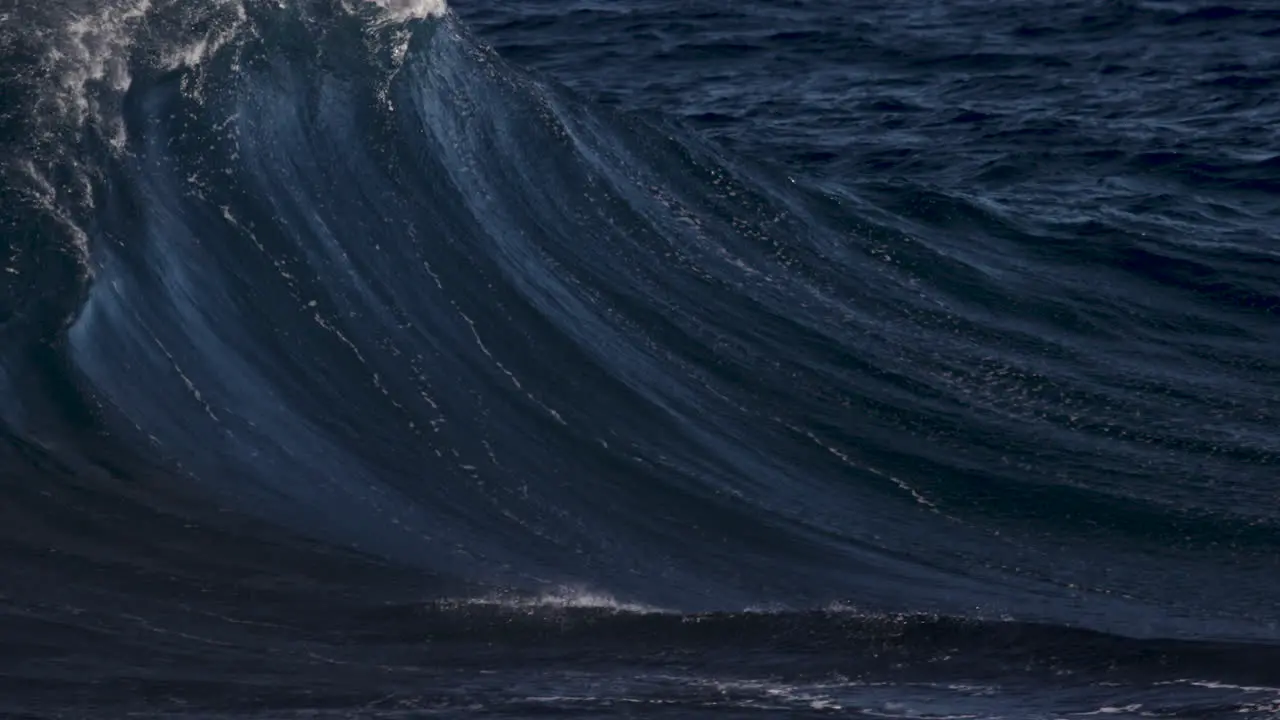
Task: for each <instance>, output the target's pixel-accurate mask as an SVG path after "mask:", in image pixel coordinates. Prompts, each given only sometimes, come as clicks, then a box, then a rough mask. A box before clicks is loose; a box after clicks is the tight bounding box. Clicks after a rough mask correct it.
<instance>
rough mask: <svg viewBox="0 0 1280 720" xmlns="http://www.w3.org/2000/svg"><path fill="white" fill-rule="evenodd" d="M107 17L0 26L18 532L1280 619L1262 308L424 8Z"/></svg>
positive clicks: (647, 594) (670, 601)
mask: <svg viewBox="0 0 1280 720" xmlns="http://www.w3.org/2000/svg"><path fill="white" fill-rule="evenodd" d="M86 8H88V6H87V5H86V6H85V8H76V7H73V6H71V5H49V6H42V8H41V9H40V10H30V11H24V12H29V13H30V15H31V17H30V18H28V20H29V21H30V23H31V27H34V28H37V31H33V32H30V33H26V34H19V33H18V32H15V31H14V30H12V29H6V30H5V35H4V45H3V49H4V59H5V67H6V76H5V80H4V82H5V85H4V89H5V92H6V97H8V98H12V99H13V102H11V103H10V102H8V101H7V102H6V110H7V111H6V112H5V113H4V115H3V117H2V118H0V121H2V122H3V132H4V138H5V140H4V142H5V150H6V152H7V153H8V154H7V156H6V157H7V158H8V159H7V160H6V161H5V166H4V177H5V181H6V182H5V186H4V195H3V200H4V202H5V207H6V208H7V209H6V210H5V213H6V217H5V220H6V228H7V237H8V248H7V253H6V257H7V258H8V259H7V261H6V266H5V282H6V285H5V290H4V295H3V301H4V302H3V306H0V322H3V326H2V328H0V337H2V338H3V342H4V348H3V362H2V363H0V417H2V418H3V420H4V432H5V445H6V449H5V453H6V454H5V456H4V458H3V461H4V463H5V467H6V468H7V469H9V474H8V475H7V477H6V479H5V480H4V485H3V492H4V493H5V495H6V497H5V501H6V503H8V504H9V507H10V508H11V512H12V513H13V514H14V516H15V517H18V516H23V517H36V516H41V517H46V518H47V527H44V529H43V530H42V531H41V532H44V533H47V534H44V535H39V536H38V537H40V538H56V541H47V540H38V541H37V540H33V538H35V537H37V535H35V534H32V533H34V531H33V530H30V529H22V528H25V527H26V526H25V525H15V526H14V527H16V528H19V529H16V530H12V531H6V532H7V533H9V534H8V535H7V537H6V538H5V542H6V543H7V544H8V545H11V546H12V547H14V548H22V549H23V550H22V552H34V551H33V550H31V548H33V547H37V546H40V547H44V546H50V545H53V544H58V545H62V546H65V547H66V548H71V547H80V546H81V544H82V543H83V542H85V541H86V539H88V538H94V539H95V540H94V542H95V543H98V545H97V546H96V547H97V549H96V550H87V549H83V548H82V549H80V550H69V549H64V550H63V552H66V553H70V554H72V555H77V554H78V556H83V557H88V558H97V560H95V562H98V561H101V560H102V559H101V558H100V557H98V555H97V553H99V552H106V551H105V550H102V548H115V550H113V552H117V553H118V556H117V557H116V560H115V561H114V562H117V563H119V564H123V565H125V566H129V565H132V564H145V563H142V561H141V560H139V558H142V557H144V556H145V557H149V558H153V556H155V555H156V553H160V552H161V550H159V549H157V548H159V547H164V548H168V547H170V545H169V543H174V545H173V547H179V546H181V547H184V548H187V550H183V551H178V550H174V551H173V552H174V553H175V556H174V557H170V558H169V559H168V560H166V561H165V562H168V563H175V564H177V565H182V564H184V563H193V564H194V565H196V566H202V567H203V564H205V563H212V564H214V565H219V563H222V564H221V565H219V566H220V567H222V570H223V571H227V568H228V567H231V566H240V565H241V564H244V567H249V566H253V567H256V566H254V565H253V564H252V562H250V561H249V560H248V559H247V558H250V557H252V556H253V555H254V553H255V551H253V550H252V549H249V550H246V549H244V548H243V546H242V545H241V544H240V543H243V538H244V537H246V536H247V535H246V534H247V533H252V534H253V535H252V536H253V537H257V538H262V537H271V538H273V539H272V540H271V541H270V546H272V547H278V548H283V547H286V546H288V547H292V545H291V544H292V543H295V542H297V543H302V546H301V547H304V548H306V549H305V551H303V550H298V551H297V552H303V553H304V554H303V556H305V557H311V555H307V554H306V553H314V552H321V551H319V550H316V548H317V547H325V548H329V550H325V551H323V553H339V551H338V550H337V549H338V548H342V549H344V550H343V552H346V551H348V550H351V551H355V552H356V553H357V554H356V555H355V556H354V557H364V558H365V559H366V560H367V559H369V558H376V559H379V562H385V563H390V564H391V565H393V566H396V567H400V568H410V569H412V570H413V571H414V572H416V573H418V575H417V577H419V578H426V577H431V578H436V579H437V580H443V579H448V582H449V583H450V584H449V588H450V590H449V592H455V591H459V588H460V587H463V586H465V587H468V588H471V590H468V591H467V592H474V593H480V594H483V592H487V591H486V590H479V589H476V588H488V589H489V590H492V589H495V588H499V589H504V590H518V591H529V592H532V593H534V594H535V595H536V594H537V593H538V592H542V591H545V590H546V589H547V588H555V587H564V586H572V587H583V588H588V589H589V591H599V592H602V593H609V594H612V595H614V596H617V597H621V598H626V599H627V600H628V601H635V602H637V603H650V604H655V605H659V606H662V607H671V608H675V609H680V610H699V609H701V610H706V609H714V610H728V611H739V610H742V609H744V608H748V607H752V606H757V607H758V606H768V607H819V606H823V605H825V604H826V603H828V602H830V601H833V600H845V601H851V602H854V603H855V604H857V605H859V606H861V607H866V608H880V609H888V610H911V611H915V610H920V611H931V612H943V613H951V614H957V615H967V616H984V617H998V616H1000V615H1002V614H1004V613H1008V614H1012V615H1015V616H1017V617H1020V618H1023V619H1030V620H1046V621H1052V622H1058V623H1067V624H1083V625H1087V626H1092V627H1096V628H1101V629H1107V630H1122V631H1124V632H1127V633H1131V634H1141V635H1146V634H1159V635H1195V636H1213V637H1234V638H1246V637H1250V638H1257V637H1260V636H1269V634H1274V631H1275V627H1274V624H1272V625H1268V624H1267V621H1266V610H1267V608H1268V607H1269V603H1270V600H1269V597H1268V596H1267V594H1266V588H1267V584H1266V582H1265V579H1266V578H1268V577H1270V573H1272V572H1274V570H1275V557H1276V555H1275V549H1276V547H1277V542H1278V540H1280V535H1277V529H1278V527H1277V517H1276V515H1275V508H1274V503H1270V504H1268V503H1267V502H1266V501H1267V500H1268V499H1269V498H1271V499H1273V498H1274V494H1273V493H1274V491H1273V490H1272V489H1270V486H1269V485H1268V481H1269V478H1271V477H1272V474H1273V473H1274V468H1275V466H1276V460H1277V459H1278V457H1280V455H1278V453H1280V446H1277V442H1278V441H1277V438H1276V435H1275V434H1274V430H1273V425H1272V423H1273V421H1274V418H1275V413H1276V409H1277V405H1276V397H1277V395H1276V393H1275V390H1276V385H1275V377H1277V375H1276V374H1275V373H1274V372H1273V371H1272V372H1270V373H1269V372H1268V368H1272V369H1274V364H1273V361H1270V360H1268V359H1267V356H1266V354H1265V342H1264V339H1265V338H1267V337H1274V334H1275V330H1274V327H1273V326H1272V325H1269V324H1268V323H1269V322H1270V321H1272V320H1273V316H1271V315H1268V314H1267V313H1269V312H1270V310H1268V309H1267V307H1268V306H1265V303H1262V302H1261V301H1260V300H1258V297H1260V296H1256V295H1257V294H1256V293H1255V294H1254V295H1248V293H1245V292H1244V290H1247V287H1244V286H1241V287H1237V288H1235V289H1233V290H1231V291H1230V292H1228V291H1226V290H1223V289H1222V288H1219V290H1221V291H1220V292H1219V291H1213V292H1209V291H1208V290H1205V289H1204V288H1202V287H1200V286H1195V287H1192V288H1191V290H1190V291H1188V292H1183V291H1181V290H1180V289H1178V288H1177V287H1176V283H1172V282H1171V281H1170V280H1169V277H1168V276H1169V273H1174V274H1177V273H1184V274H1185V273H1190V274H1191V275H1195V274H1196V270H1195V268H1194V267H1191V266H1189V265H1188V263H1189V261H1187V260H1180V259H1178V258H1174V257H1157V256H1155V255H1153V253H1155V251H1154V250H1152V249H1151V248H1149V247H1143V246H1142V245H1141V243H1140V242H1139V241H1137V240H1133V241H1132V243H1133V244H1132V246H1130V247H1128V248H1127V249H1123V250H1121V251H1119V252H1121V254H1123V255H1124V256H1125V257H1136V256H1137V255H1139V254H1143V253H1145V255H1142V256H1143V257H1146V258H1147V260H1144V261H1142V262H1140V263H1138V264H1137V265H1134V266H1133V267H1129V268H1128V269H1127V270H1126V269H1124V268H1125V266H1124V265H1123V264H1122V265H1119V266H1117V265H1114V264H1108V263H1106V262H1104V261H1103V259H1102V258H1098V257H1094V255H1096V254H1098V253H1101V252H1103V251H1102V250H1099V249H1096V248H1094V249H1090V248H1081V249H1080V250H1081V252H1080V253H1077V254H1071V255H1068V254H1066V253H1065V251H1064V250H1063V248H1062V245H1061V244H1060V243H1059V244H1057V245H1055V244H1053V243H1051V242H1048V240H1046V238H1027V237H1024V236H1020V235H1019V234H1018V233H1017V232H1015V231H1013V230H1011V229H1009V228H1008V227H1007V226H1002V224H1001V222H1000V220H999V218H998V217H996V216H994V215H992V214H991V213H987V212H985V211H983V210H981V209H979V208H978V206H976V205H972V204H966V203H963V202H961V201H959V200H956V199H954V198H947V197H943V196H941V195H939V194H937V193H931V191H928V190H925V189H922V188H901V189H900V191H899V192H898V193H897V194H896V195H895V196H894V198H893V199H892V200H885V199H883V198H880V199H876V202H877V203H878V204H873V203H872V202H871V201H870V200H868V199H864V198H857V197H853V196H852V195H850V194H848V193H843V192H841V191H838V190H836V189H833V188H831V187H822V186H819V185H818V184H817V183H816V182H813V181H810V180H807V179H806V178H803V177H792V176H789V175H788V174H787V173H786V172H785V171H783V170H781V169H779V168H777V167H775V166H772V165H769V164H768V163H765V162H758V161H751V160H746V159H743V158H740V157H731V156H730V155H729V154H728V153H726V152H725V151H723V150H722V149H720V148H718V147H716V146H713V145H711V144H708V143H706V142H704V141H702V140H700V139H699V138H698V137H697V136H695V135H693V134H691V133H690V132H688V131H686V130H684V129H682V128H681V127H678V126H676V125H674V124H671V123H668V122H666V121H664V120H662V119H661V118H652V117H637V116H634V115H627V114H621V113H616V112H613V111H609V110H606V109H602V108H600V107H597V106H594V105H593V104H592V103H590V102H589V101H586V100H584V99H583V98H581V97H579V96H577V95H575V94H573V93H571V92H569V91H567V90H565V89H564V88H562V87H560V86H558V85H556V84H554V83H552V82H550V81H547V80H544V79H540V78H536V77H533V76H531V75H530V74H528V73H527V72H524V71H521V70H518V69H515V68H512V67H510V66H509V65H508V64H507V63H505V62H504V61H503V60H502V59H501V58H499V57H497V56H496V55H495V54H494V53H493V52H492V51H491V50H489V49H487V48H486V47H485V46H484V45H483V44H482V43H479V42H477V41H476V40H475V39H473V38H472V37H470V35H469V33H468V32H467V30H466V29H465V28H464V27H463V26H462V24H461V23H460V22H459V21H458V20H457V19H456V18H455V17H453V16H452V15H450V14H449V13H447V12H445V11H444V10H443V8H442V7H441V6H439V5H437V4H436V3H431V2H422V1H415V2H410V1H409V0H400V1H393V0H383V1H381V2H377V3H359V2H337V1H335V2H310V3H292V4H290V3H278V2H266V1H263V2H239V1H233V0H228V1H226V2H206V3H203V4H193V3H178V2H173V3H165V2H158V1H148V0H137V1H134V2H128V3H120V2H117V3H105V4H103V3H99V4H95V5H94V6H93V10H92V12H89V11H88V10H86ZM24 17H25V15H24ZM73 17H74V18H75V19H74V20H73V19H72V18H73ZM882 200H883V201H882ZM942 226H946V227H947V228H948V232H947V233H940V232H938V228H939V227H942ZM979 235H980V236H981V241H980V242H979V241H974V242H965V243H960V242H959V241H957V240H956V238H957V237H962V236H964V237H967V238H968V239H969V240H972V239H973V238H974V237H977V236H979ZM1049 239H1050V240H1051V239H1052V238H1049ZM1128 242H1131V241H1130V240H1128V239H1125V238H1118V239H1116V241H1115V244H1112V245H1110V246H1109V247H1110V248H1111V249H1110V250H1108V252H1116V250H1115V248H1116V247H1120V246H1122V245H1123V244H1124V243H1128ZM1082 258H1083V259H1082ZM1134 262H1137V261H1134ZM1117 267H1119V268H1120V269H1116V268H1117ZM1162 268H1163V270H1162ZM1126 273H1128V274H1130V275H1142V274H1143V273H1146V274H1148V275H1149V277H1147V278H1146V279H1138V280H1134V279H1133V278H1132V277H1128V278H1127V279H1125V278H1122V277H1121V276H1122V275H1125V274H1126ZM1242 277H1244V278H1245V280H1244V281H1242V282H1246V284H1247V282H1252V281H1251V280H1249V278H1251V277H1252V275H1249V274H1247V273H1246V274H1245V275H1243V276H1242ZM1153 288H1156V289H1155V290H1153ZM1242 288H1243V289H1242ZM1237 290H1239V292H1237ZM1258 292H1261V291H1258ZM1149 293H1150V294H1149ZM1242 293H1244V294H1242ZM1250 298H1253V299H1250ZM1189 326H1194V327H1198V328H1200V330H1201V331H1202V335H1201V336H1200V337H1201V338H1202V339H1203V338H1206V337H1209V336H1210V335H1211V336H1212V337H1213V338H1215V339H1216V340H1217V341H1220V343H1222V347H1229V348H1231V349H1232V353H1234V354H1232V355H1230V356H1225V355H1222V354H1220V353H1217V354H1215V353H1209V352H1206V351H1204V349H1203V348H1202V347H1201V346H1200V345H1199V344H1196V343H1186V342H1182V341H1179V340H1178V339H1177V338H1178V337H1179V335H1178V333H1179V332H1182V331H1183V330H1185V328H1187V327H1189ZM1268 363H1272V364H1268ZM53 483H56V484H57V486H56V487H54V486H53V485H52V484H53ZM49 492H52V493H53V495H48V494H43V493H49ZM111 518H114V520H111ZM229 518H230V519H229ZM86 523H87V524H88V525H91V526H92V530H90V529H87V526H86V525H85V524H86ZM228 523H229V525H228ZM213 525H217V526H219V527H223V526H226V527H233V528H235V530H234V532H232V533H231V534H229V535H228V534H219V535H211V536H209V537H208V538H205V537H204V536H200V537H202V538H204V540H203V541H202V542H206V543H209V544H208V545H206V546H204V549H203V550H197V549H195V547H196V546H198V543H197V544H196V545H187V544H186V543H191V542H195V541H194V540H192V539H191V538H192V537H195V536H190V537H189V536H188V535H184V533H186V532H188V531H186V530H182V529H181V528H183V527H186V528H188V529H190V528H206V527H211V526H213ZM42 527H43V526H42ZM248 528H252V529H251V530H250V529H248ZM273 528H274V529H275V530H273ZM162 530H163V532H167V533H170V534H169V535H163V537H165V538H169V539H167V540H163V541H161V540H160V538H161V537H162ZM279 530H284V531H287V532H289V533H293V534H296V535H297V536H298V537H299V538H303V540H286V539H284V538H285V536H284V535H279V534H272V533H278V531H279ZM189 532H197V531H196V530H189ZM198 532H205V530H199V531H198ZM180 537H181V538H186V539H185V540H181V541H179V540H174V539H173V538H180ZM210 538H212V539H210ZM263 542H264V543H267V541H265V540H264V541H263ZM309 542H314V543H318V545H314V546H313V545H308V544H306V543H309ZM264 546H266V545H264ZM233 550H234V553H233V552H232V551H233ZM14 552H15V553H18V550H15V551H14ZM164 552H168V550H165V551H164ZM273 552H279V553H281V555H280V557H286V556H287V557H294V556H293V555H290V554H288V553H292V552H295V551H294V550H289V551H288V552H286V551H285V550H276V551H273ZM133 553H136V554H133ZM224 553H225V557H226V558H232V557H234V558H236V559H235V560H230V559H228V560H226V561H225V562H222V561H219V560H218V557H220V556H224ZM323 553H322V554H323ZM303 556H299V557H303ZM14 557H15V558H16V557H18V555H17V554H15V556H14ZM32 557H34V556H32ZM175 557H176V559H175ZM325 557H328V556H327V555H326V556H325ZM130 558H133V559H132V560H131V559H130ZM196 558H199V559H198V560H197V559H196ZM340 558H341V559H340ZM152 561H153V560H147V561H146V563H150V562H152ZM32 562H35V561H34V560H33V561H32ZM156 562H158V561H156ZM296 562H298V563H306V562H312V563H319V562H320V561H316V560H314V559H312V560H308V561H303V560H297V561H296ZM325 562H326V563H327V562H332V563H334V564H335V566H336V564H338V563H340V562H341V563H347V562H354V561H353V560H351V557H349V556H347V555H345V554H340V553H339V554H334V555H333V556H332V557H331V558H330V559H329V560H326V561H325ZM362 562H363V561H362ZM320 564H321V565H323V564H325V563H320ZM15 567H17V566H15ZM24 567H25V566H24ZM32 567H35V566H34V565H32ZM68 567H69V566H68ZM343 567H346V566H345V565H343ZM1148 568H1151V569H1150V570H1148ZM13 572H18V571H17V570H14V571H13ZM32 572H36V571H35V570H32ZM237 572H241V571H237ZM244 572H247V571H244ZM349 572H352V573H354V572H355V571H349ZM387 572H392V570H390V569H388V570H387ZM395 572H400V571H398V570H397V571H395ZM397 577H399V576H397ZM1206 578H1216V579H1217V580H1218V582H1214V583H1207V582H1205V579H1206ZM1224 579H1225V580H1224ZM415 587H416V586H415ZM443 587H444V586H442V585H435V586H432V587H431V588H430V589H425V590H420V592H421V596H420V599H426V598H430V596H431V594H432V593H440V594H443V593H444V590H443ZM121 592H124V593H125V594H126V595H127V591H121ZM441 596H443V595H441ZM477 596H479V595H477ZM637 622H638V621H637ZM743 622H747V621H743ZM796 622H800V621H799V620H797V621H796ZM931 647H932V646H931ZM1206 652H1207V651H1206Z"/></svg>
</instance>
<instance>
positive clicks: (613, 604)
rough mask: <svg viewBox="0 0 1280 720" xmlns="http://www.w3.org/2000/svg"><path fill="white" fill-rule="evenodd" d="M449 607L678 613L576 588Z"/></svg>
mask: <svg viewBox="0 0 1280 720" xmlns="http://www.w3.org/2000/svg"><path fill="white" fill-rule="evenodd" d="M445 604H447V605H481V606H496V607H503V608H510V609H513V610H514V609H521V610H528V609H533V608H574V609H578V608H589V609H599V610H612V611H614V612H619V613H631V614H637V615H653V614H674V611H672V610H666V609H663V608H659V607H654V606H652V605H644V604H642V603H632V602H624V601H620V600H618V599H617V598H615V597H613V596H612V595H609V594H608V593H602V592H596V591H592V590H586V589H583V588H572V587H560V588H557V589H555V590H552V591H548V592H545V593H542V594H541V595H537V596H533V597H511V596H505V595H491V596H487V597H480V598H469V599H465V600H461V599H460V600H450V601H447V602H446V603H445Z"/></svg>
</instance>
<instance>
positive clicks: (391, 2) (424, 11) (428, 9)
mask: <svg viewBox="0 0 1280 720" xmlns="http://www.w3.org/2000/svg"><path fill="white" fill-rule="evenodd" d="M370 2H372V3H373V4H374V5H377V6H379V7H381V8H382V9H383V10H385V11H387V13H388V14H389V15H391V17H392V18H394V19H396V20H411V19H415V18H429V17H439V16H441V15H443V14H444V13H445V12H446V11H447V10H448V9H449V7H448V4H447V3H446V2H445V0H370Z"/></svg>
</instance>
